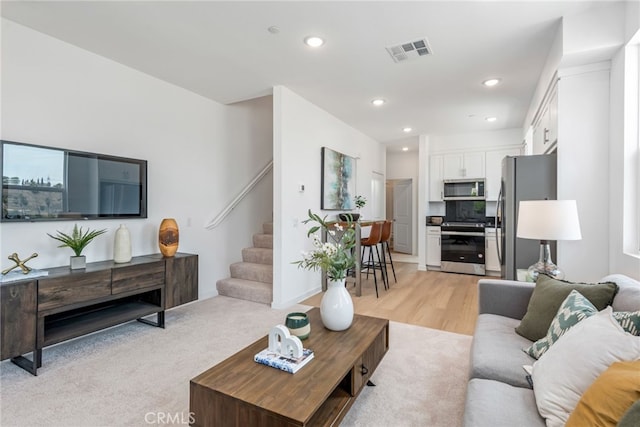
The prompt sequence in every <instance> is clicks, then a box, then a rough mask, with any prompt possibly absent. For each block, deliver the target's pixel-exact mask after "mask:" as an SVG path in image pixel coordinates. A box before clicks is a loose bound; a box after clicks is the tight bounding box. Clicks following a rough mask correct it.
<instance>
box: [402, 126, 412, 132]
mask: <svg viewBox="0 0 640 427" xmlns="http://www.w3.org/2000/svg"><path fill="white" fill-rule="evenodd" d="M412 130H413V129H412V128H410V127H406V128H404V129H402V132H404V133H409V132H411V131H412Z"/></svg>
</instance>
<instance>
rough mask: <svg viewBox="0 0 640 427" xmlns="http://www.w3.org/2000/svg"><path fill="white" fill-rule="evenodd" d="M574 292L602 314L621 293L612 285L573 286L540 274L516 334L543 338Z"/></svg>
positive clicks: (574, 284)
mask: <svg viewBox="0 0 640 427" xmlns="http://www.w3.org/2000/svg"><path fill="white" fill-rule="evenodd" d="M573 290H576V291H578V292H580V293H581V294H582V295H583V296H584V297H585V298H587V299H588V300H589V301H590V302H591V304H593V305H594V306H595V308H597V309H598V311H600V310H602V309H604V308H605V307H606V306H608V305H611V302H612V301H613V297H614V296H615V295H616V292H617V291H618V285H616V284H615V283H613V282H605V283H597V284H588V283H571V282H566V281H564V280H557V279H554V278H552V277H549V276H547V275H545V274H540V275H538V280H537V281H536V286H535V288H533V294H532V295H531V299H530V300H529V305H528V307H527V313H526V314H525V315H524V317H523V318H522V321H521V322H520V325H518V327H517V328H516V332H517V333H518V334H519V335H522V336H523V337H525V338H527V339H530V340H531V341H537V340H539V339H540V338H544V337H545V335H547V331H548V330H549V326H550V325H551V321H552V320H553V318H554V317H555V315H556V313H557V312H558V309H559V308H560V305H561V304H562V301H564V300H565V298H567V296H569V294H570V293H571V291H573Z"/></svg>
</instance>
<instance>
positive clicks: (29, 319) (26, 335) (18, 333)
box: [0, 280, 38, 360]
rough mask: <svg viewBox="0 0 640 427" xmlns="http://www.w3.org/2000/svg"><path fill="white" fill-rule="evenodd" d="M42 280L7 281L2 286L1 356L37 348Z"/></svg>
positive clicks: (13, 354)
mask: <svg viewBox="0 0 640 427" xmlns="http://www.w3.org/2000/svg"><path fill="white" fill-rule="evenodd" d="M37 295H38V282H37V281H36V280H29V281H22V282H19V283H7V284H5V285H3V286H2V287H1V288H0V322H2V328H0V345H2V347H1V348H0V356H2V360H4V359H9V358H11V357H15V356H18V355H21V354H25V353H30V352H32V351H34V349H35V348H36V313H37V301H38V298H37Z"/></svg>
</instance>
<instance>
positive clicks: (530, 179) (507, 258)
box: [496, 154, 557, 280]
mask: <svg viewBox="0 0 640 427" xmlns="http://www.w3.org/2000/svg"><path fill="white" fill-rule="evenodd" d="M556 164H557V159H556V155H555V154H545V155H537V156H515V157H514V156H507V157H505V158H504V159H502V180H501V184H500V196H499V197H498V204H497V206H496V215H497V217H498V218H497V221H498V222H499V223H500V224H501V225H500V228H501V231H502V233H501V235H502V238H501V239H500V240H501V241H498V258H499V259H500V264H501V273H502V278H503V279H508V280H517V275H518V269H527V268H529V266H530V265H532V264H534V263H535V262H536V261H537V260H538V258H539V257H540V242H539V241H538V240H532V239H520V238H518V237H516V232H517V229H518V224H517V219H518V206H519V203H520V201H521V200H544V199H549V200H555V199H556V183H557V168H556ZM496 234H497V233H496ZM551 254H552V255H555V254H556V247H555V242H551Z"/></svg>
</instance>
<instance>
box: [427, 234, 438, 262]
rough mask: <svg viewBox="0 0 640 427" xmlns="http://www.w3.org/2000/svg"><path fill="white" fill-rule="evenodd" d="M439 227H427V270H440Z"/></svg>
mask: <svg viewBox="0 0 640 427" xmlns="http://www.w3.org/2000/svg"><path fill="white" fill-rule="evenodd" d="M440 237H441V233H440V227H433V226H427V269H428V270H440V261H441V258H440V243H441V240H440Z"/></svg>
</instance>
